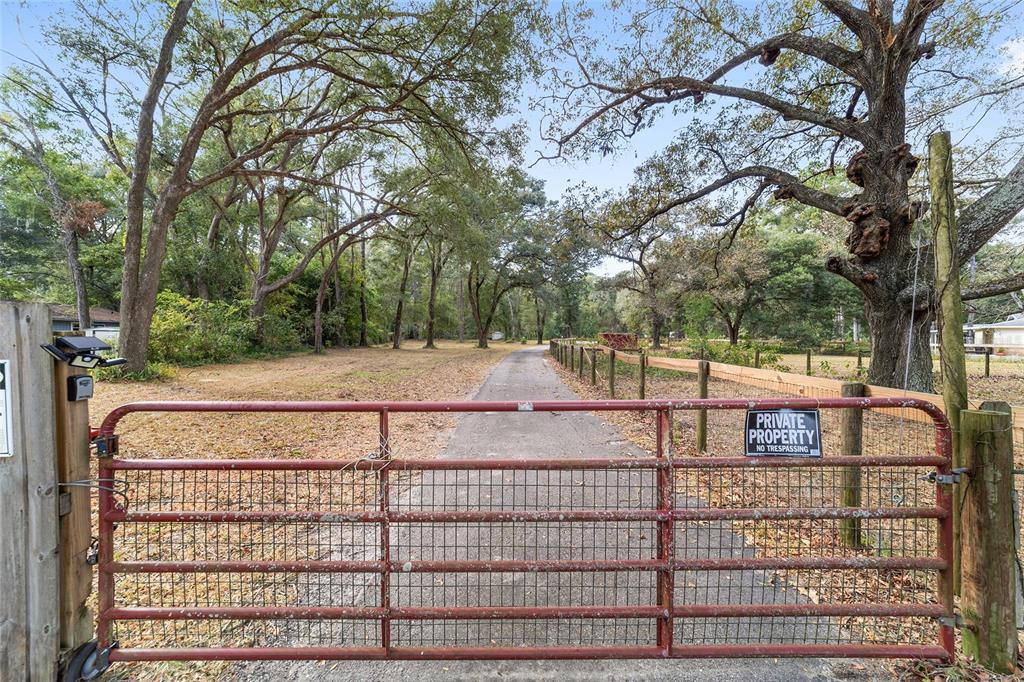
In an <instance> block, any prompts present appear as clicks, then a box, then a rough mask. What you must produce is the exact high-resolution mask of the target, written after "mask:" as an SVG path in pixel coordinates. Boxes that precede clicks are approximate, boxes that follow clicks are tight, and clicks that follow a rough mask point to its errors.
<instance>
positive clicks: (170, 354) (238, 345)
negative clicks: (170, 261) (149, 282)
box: [149, 291, 256, 365]
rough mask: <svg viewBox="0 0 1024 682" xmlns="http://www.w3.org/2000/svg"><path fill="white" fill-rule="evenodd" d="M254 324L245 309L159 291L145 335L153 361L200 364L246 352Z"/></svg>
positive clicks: (251, 339) (252, 337)
mask: <svg viewBox="0 0 1024 682" xmlns="http://www.w3.org/2000/svg"><path fill="white" fill-rule="evenodd" d="M255 331H256V325H255V323H254V322H253V320H251V319H250V318H249V314H248V310H247V307H246V306H244V305H240V304H231V303H224V302H220V301H204V300H202V299H190V298H186V297H184V296H181V295H180V294H176V293H173V292H170V291H162V292H160V295H159V297H158V298H157V307H156V314H155V315H154V316H153V325H152V327H151V328H150V333H149V352H150V358H151V359H152V361H153V362H157V363H161V362H169V363H173V364H176V365H200V364H205V363H211V362H224V361H226V360H232V359H235V358H238V357H240V356H242V355H245V354H246V353H248V352H250V350H251V348H252V346H253V340H254V338H255Z"/></svg>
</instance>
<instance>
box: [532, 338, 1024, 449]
mask: <svg viewBox="0 0 1024 682" xmlns="http://www.w3.org/2000/svg"><path fill="white" fill-rule="evenodd" d="M550 347H551V352H552V355H553V356H554V357H556V358H559V359H561V358H567V357H574V358H575V359H576V361H577V362H582V358H583V357H584V356H583V355H581V354H580V353H581V351H577V350H576V349H577V348H580V349H582V348H586V349H589V350H588V352H587V355H588V357H587V360H588V361H589V362H590V363H591V366H592V367H594V368H595V369H596V364H597V362H598V361H597V359H596V356H597V354H599V353H604V354H607V357H608V362H609V369H608V377H607V383H608V387H609V397H611V398H616V397H619V398H621V397H625V396H622V395H621V391H618V393H619V395H616V393H617V391H616V381H615V374H616V372H615V366H616V364H618V363H623V364H626V365H633V366H636V367H638V368H639V383H640V391H639V395H638V396H637V397H640V398H644V397H645V395H644V393H646V383H647V378H646V375H647V371H646V370H647V369H649V368H652V367H653V368H657V369H664V370H671V371H676V372H686V373H689V374H694V375H697V376H698V379H699V386H702V387H703V389H702V391H703V392H702V394H701V395H699V396H698V397H701V398H706V397H707V393H706V390H707V389H706V381H707V379H709V378H710V379H719V380H722V381H731V382H733V383H737V384H745V385H748V386H756V387H758V388H760V389H766V390H770V391H775V392H777V393H781V394H785V395H794V396H800V397H805V398H813V397H819V396H825V395H827V396H837V397H838V396H842V395H843V385H844V384H847V383H849V382H845V381H840V380H837V379H828V378H826V377H815V376H805V375H803V374H795V373H792V372H780V371H777V370H773V369H766V368H763V367H744V366H741V365H728V364H725V363H722V362H711V361H707V360H696V359H693V360H691V359H687V358H666V357H661V356H657V355H649V354H647V353H643V352H640V353H628V352H626V351H621V350H615V349H613V348H609V347H607V346H603V345H600V344H595V343H591V342H585V341H581V340H579V339H553V340H551V342H550ZM562 362H563V364H568V360H567V359H566V360H563V361H562ZM701 363H704V364H705V366H706V367H705V370H704V372H706V375H707V376H706V377H704V376H703V373H702V369H701ZM573 369H574V370H575V364H574V365H573ZM591 383H592V384H596V383H597V381H596V376H595V377H594V379H592V380H591ZM863 386H864V394H863V395H864V397H866V398H877V397H883V398H914V399H916V400H924V401H926V402H930V403H932V404H933V405H936V406H937V407H939V408H940V409H942V410H943V411H945V409H946V405H945V402H944V401H943V399H942V396H941V395H938V394H935V393H922V392H919V391H903V390H901V389H898V388H888V387H885V386H872V385H870V384H863ZM981 403H982V401H980V400H969V401H968V407H969V408H971V409H980V407H981ZM1011 409H1012V412H1013V414H1012V418H1011V419H1012V421H1011V423H1012V428H1013V440H1014V443H1015V444H1016V445H1017V446H1018V447H1022V446H1024V405H1013V406H1011ZM905 412H906V414H904V415H902V416H904V417H906V418H907V419H913V420H915V421H927V419H928V418H927V416H925V415H924V414H923V413H920V414H914V413H915V412H917V411H916V410H906V411H905ZM699 439H700V434H699V429H698V440H699Z"/></svg>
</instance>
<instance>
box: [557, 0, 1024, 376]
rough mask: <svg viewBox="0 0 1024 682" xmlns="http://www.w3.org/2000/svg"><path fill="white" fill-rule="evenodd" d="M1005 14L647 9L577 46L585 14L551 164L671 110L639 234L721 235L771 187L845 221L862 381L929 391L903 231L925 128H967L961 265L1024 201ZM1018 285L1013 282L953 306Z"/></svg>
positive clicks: (916, 212) (923, 277)
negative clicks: (857, 300) (673, 220)
mask: <svg viewBox="0 0 1024 682" xmlns="http://www.w3.org/2000/svg"><path fill="white" fill-rule="evenodd" d="M1015 13H1017V14H1015ZM1017 19H1019V9H1018V8H1017V7H1016V4H1015V3H1013V2H998V1H996V2H973V1H970V0H965V1H961V2H947V3H944V2H942V1H941V0H907V1H906V2H902V3H894V2H891V1H886V0H868V1H867V2H856V3H854V2H847V1H846V0H818V1H817V2H805V1H803V0H782V1H780V2H771V3H757V5H756V7H754V8H747V7H745V6H741V5H740V4H738V3H733V2H728V1H726V2H713V1H710V0H709V1H704V0H685V1H684V2H681V3H676V2H665V1H657V2H653V3H644V5H643V6H642V7H640V8H639V9H637V10H636V11H635V12H633V13H632V14H631V15H630V16H628V17H627V21H626V22H624V30H625V31H626V34H627V35H628V37H629V38H630V40H629V41H628V42H627V44H625V45H624V46H622V47H621V48H619V49H611V48H609V47H607V45H606V44H605V42H604V40H603V38H602V39H597V38H594V37H588V34H587V24H588V23H589V22H590V20H591V18H590V16H589V12H588V11H587V10H583V11H577V12H573V11H572V10H566V11H565V12H563V13H562V14H561V16H560V19H559V23H558V28H557V30H558V32H559V40H558V49H559V51H560V56H559V58H560V60H561V61H560V62H559V63H560V64H561V65H562V66H560V67H559V68H556V69H555V70H554V72H553V73H554V80H555V83H556V88H555V90H556V94H555V95H554V96H553V97H551V98H550V99H549V103H550V104H551V106H550V107H549V113H550V115H551V122H552V128H551V132H550V140H551V142H552V143H553V144H554V147H555V148H556V150H557V151H556V152H555V153H556V154H561V153H571V152H580V153H592V152H593V151H594V150H599V151H601V152H603V153H608V152H611V151H612V150H613V149H615V148H616V147H617V146H618V145H620V144H621V141H622V140H623V139H624V138H629V137H631V136H633V135H634V134H635V133H636V132H638V131H639V130H642V129H644V128H646V127H648V126H650V125H651V123H652V121H653V119H654V118H655V117H656V116H657V115H658V113H659V112H665V111H670V112H674V113H675V114H676V115H677V116H678V117H679V118H678V120H679V121H680V124H681V127H682V128H681V131H680V132H679V134H678V137H677V138H676V139H675V140H674V141H673V142H672V143H671V144H670V145H668V146H667V147H666V149H665V150H664V152H663V153H662V154H660V155H658V156H657V157H656V158H654V159H653V160H652V161H651V162H650V163H648V164H646V165H645V166H644V167H643V168H642V169H641V170H640V173H639V175H638V179H637V183H638V184H639V185H641V186H642V187H643V190H644V191H643V192H642V193H641V194H642V196H644V197H645V198H646V199H645V201H644V203H643V205H641V206H638V209H637V212H636V214H635V216H634V217H633V218H632V220H633V221H634V226H635V227H636V228H637V229H639V227H640V226H642V225H643V224H645V223H647V222H649V221H651V220H653V219H655V218H656V217H657V216H659V215H663V214H665V213H667V212H671V211H672V210H673V209H674V208H675V207H678V206H682V205H685V204H693V203H698V204H700V205H701V206H702V207H703V208H704V209H705V210H707V211H708V214H709V215H710V216H712V217H711V218H709V221H710V222H711V223H713V224H717V225H719V226H721V227H723V228H728V229H733V230H734V229H736V228H737V226H738V225H739V224H740V223H742V221H743V219H744V217H745V216H746V214H747V212H748V211H749V209H750V208H751V207H753V206H755V205H757V204H758V203H760V202H762V201H763V200H764V199H765V198H767V197H768V195H769V193H770V194H771V196H773V197H774V198H775V199H776V200H784V201H785V200H788V201H796V202H800V203H802V204H805V205H807V206H811V207H814V208H816V209H819V210H821V211H824V212H828V213H830V214H834V215H836V216H841V217H842V218H843V219H845V220H846V221H848V223H849V235H848V237H847V239H846V250H845V252H841V253H835V254H833V255H832V256H831V257H829V258H828V261H827V265H828V268H829V269H830V270H831V271H832V272H834V273H836V274H838V275H840V276H842V277H844V278H846V279H847V280H849V281H850V282H851V283H853V284H854V285H855V286H856V287H857V288H858V289H859V290H860V292H861V293H862V295H863V298H864V304H865V311H866V316H867V319H868V321H869V324H870V327H871V335H872V342H873V348H874V352H873V355H872V362H871V368H870V373H869V381H871V382H872V383H875V384H881V385H888V386H896V385H902V384H903V381H904V371H905V368H906V367H907V366H908V365H909V368H910V371H909V382H908V387H909V388H912V389H920V390H930V389H931V387H932V373H931V355H930V351H929V346H928V336H929V334H928V332H929V328H930V326H931V323H932V320H933V318H934V316H933V307H934V301H933V300H932V291H931V282H932V280H933V273H932V271H931V262H932V258H931V255H930V253H929V250H928V245H927V243H926V241H927V236H926V235H919V234H918V231H916V230H915V229H914V226H915V223H916V222H918V221H919V219H920V218H921V217H922V216H924V215H925V213H926V208H927V207H926V205H925V204H924V202H923V201H922V200H923V199H924V197H925V194H924V192H923V186H924V185H925V183H926V181H927V180H926V178H924V177H923V164H921V162H920V158H919V157H920V156H921V155H922V154H923V151H922V150H923V149H924V139H925V138H926V136H927V134H928V133H929V132H931V131H934V130H935V129H937V128H939V127H941V126H943V125H946V124H948V122H949V121H950V120H952V121H954V122H955V123H957V124H958V127H960V128H962V129H966V130H968V131H969V135H967V136H965V137H966V139H964V140H963V143H962V151H963V154H962V155H961V156H960V158H959V159H958V163H957V166H958V169H959V172H960V175H959V177H958V189H959V190H960V192H961V199H962V205H964V206H965V207H964V208H963V209H962V210H961V211H960V214H959V251H958V258H959V262H960V263H961V264H963V263H965V262H966V261H967V260H968V259H969V258H970V257H971V256H972V255H973V254H974V253H976V252H977V251H978V249H980V248H981V247H982V246H983V245H984V244H985V243H986V242H988V241H989V240H990V239H991V238H992V237H993V236H995V235H996V234H998V233H999V232H1000V230H1003V229H1004V228H1005V227H1006V226H1007V224H1009V223H1010V222H1011V221H1012V220H1013V219H1014V217H1015V216H1016V215H1017V213H1018V212H1019V211H1020V210H1021V209H1022V208H1024V156H1022V155H1021V152H1020V139H1021V138H1020V127H1019V123H1018V124H1017V125H1016V126H1014V125H1013V124H1014V121H1015V120H1016V121H1018V122H1019V119H1014V116H1016V109H1015V108H1016V107H1017V106H1018V105H1019V103H1020V94H1021V88H1022V87H1024V74H1022V73H1020V72H1019V71H1015V70H1013V69H1008V68H1000V65H999V59H1001V55H999V54H998V50H997V49H996V46H995V45H990V44H989V41H990V40H991V37H992V35H994V34H1000V32H1002V35H1004V36H1005V35H1006V30H1005V29H1006V28H1007V27H1010V28H1012V27H1013V26H1014V22H1015V21H1016V20H1017ZM598 28H599V30H600V34H601V36H602V37H603V36H607V35H608V34H609V30H608V26H607V25H605V24H602V25H600V26H599V27H598ZM590 33H591V34H594V33H597V31H596V30H591V31H590ZM985 114H988V117H987V118H985ZM979 121H980V122H981V124H982V126H981V127H980V128H978V122H979ZM1001 121H1002V122H1003V123H1006V122H1007V121H1008V122H1009V123H1010V125H1008V126H1001V125H1000V122H1001ZM822 173H839V174H845V176H846V178H847V179H848V184H847V185H846V189H845V191H829V190H827V189H823V188H822V187H823V184H822V183H819V182H816V181H815V176H816V175H820V174H822ZM919 244H923V246H922V248H921V252H920V253H919V252H918V249H917V248H916V247H917V245H919ZM918 258H919V260H918ZM915 263H918V266H917V267H915ZM915 275H916V280H915ZM915 281H917V282H918V286H917V287H916V289H915V287H914V282H915ZM1022 286H1024V274H1017V275H1014V276H1010V277H1007V278H1005V279H1004V280H1002V281H1000V282H995V283H988V284H987V285H986V286H979V287H978V288H977V289H976V290H968V291H966V292H965V294H964V298H965V299H971V298H973V297H976V296H981V295H991V294H993V293H999V292H1000V291H1011V290H1015V289H1020V288H1021V287H1022ZM908 339H912V341H911V342H910V343H908Z"/></svg>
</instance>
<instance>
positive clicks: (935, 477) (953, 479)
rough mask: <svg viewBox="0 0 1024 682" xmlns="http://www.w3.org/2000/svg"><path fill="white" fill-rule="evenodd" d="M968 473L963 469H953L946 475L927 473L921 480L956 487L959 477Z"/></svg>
mask: <svg viewBox="0 0 1024 682" xmlns="http://www.w3.org/2000/svg"><path fill="white" fill-rule="evenodd" d="M966 473H968V470H967V469H966V468H964V467H959V468H957V469H953V470H952V471H951V472H949V473H948V474H940V473H937V472H934V471H930V472H928V473H927V474H926V475H925V476H922V478H923V479H924V480H926V481H928V482H929V483H937V484H938V485H956V484H957V483H959V482H960V478H961V476H963V475H964V474H966Z"/></svg>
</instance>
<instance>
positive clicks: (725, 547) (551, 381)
mask: <svg viewBox="0 0 1024 682" xmlns="http://www.w3.org/2000/svg"><path fill="white" fill-rule="evenodd" d="M548 363H549V361H548V360H546V359H545V358H544V356H543V355H542V353H541V352H539V349H537V350H535V351H524V352H519V353H515V354H513V355H510V356H508V357H507V358H506V359H505V360H503V361H502V362H501V363H500V364H499V365H498V366H497V367H496V368H495V370H494V372H493V373H492V375H491V376H490V378H489V379H488V380H487V382H486V383H485V384H484V386H483V388H482V389H481V390H480V392H479V393H478V395H477V399H480V400H502V399H512V400H526V399H533V400H535V399H539V398H544V399H571V398H574V397H576V396H575V394H574V393H573V392H572V391H571V390H569V389H568V388H567V387H566V386H565V384H564V383H562V381H561V380H560V379H559V378H558V376H557V374H556V373H555V372H554V371H553V370H552V368H551V367H550V365H549V364H548ZM642 454H644V453H643V451H642V450H640V449H639V448H637V447H636V446H634V445H631V444H629V443H627V442H626V441H625V440H624V439H623V437H622V435H621V434H620V433H619V431H618V430H616V429H615V428H613V427H611V426H609V425H607V424H606V423H604V422H603V421H601V420H600V419H598V418H597V417H595V416H593V415H589V414H583V413H561V414H557V413H556V414H543V413H530V414H474V415H468V416H466V417H464V418H463V419H462V420H461V421H460V423H459V426H458V428H457V429H456V430H455V433H454V434H453V436H452V438H451V441H450V442H449V445H448V447H447V448H446V449H445V451H444V453H443V454H442V457H448V458H487V457H517V458H531V457H537V458H541V457H570V458H571V457H583V456H605V455H613V456H640V455H642ZM555 474H558V475H557V476H556V475H555ZM459 477H461V478H459ZM651 479H652V476H651V475H650V473H649V472H637V471H620V472H596V471H592V472H586V473H584V472H581V471H576V472H572V471H568V472H535V471H530V472H522V471H521V472H504V473H492V472H479V473H477V472H458V473H457V474H456V473H454V472H449V473H447V474H446V473H443V472H428V473H425V474H424V475H423V476H422V477H420V478H419V479H417V480H415V481H413V480H409V481H408V490H407V492H406V493H405V494H404V495H403V496H402V498H401V499H400V500H399V501H398V502H397V506H398V507H400V508H416V509H452V508H459V509H467V508H470V509H484V508H486V509H493V508H513V507H514V508H515V509H526V508H539V509H543V508H552V507H557V508H565V507H571V508H584V509H585V508H650V507H651V505H652V504H653V499H652V495H653V489H654V488H653V480H651ZM677 504H679V505H697V504H699V501H698V500H696V499H692V498H691V499H678V500H677ZM610 525H611V524H567V523H551V524H536V525H534V524H483V525H482V524H458V525H455V524H447V525H445V526H444V527H440V526H437V525H434V526H428V525H424V524H419V525H415V524H407V525H406V526H405V527H402V528H396V529H394V533H395V538H396V541H395V543H394V546H393V550H392V551H393V554H394V556H396V557H397V558H398V560H400V561H402V560H404V561H408V562H415V561H424V560H436V559H441V558H444V559H449V560H452V559H488V558H489V559H498V558H505V559H511V558H515V559H531V558H537V559H594V558H596V559H613V558H648V557H651V556H653V552H654V548H655V537H656V533H655V528H654V526H655V524H654V523H653V522H620V523H618V524H616V527H614V528H609V526H610ZM345 540H346V541H345V542H341V543H338V544H340V545H344V546H347V547H350V548H357V549H356V550H355V553H353V552H352V551H351V550H350V551H348V552H346V555H345V557H344V558H360V557H359V556H358V552H359V550H358V548H361V547H362V548H373V547H374V543H373V542H369V541H368V538H365V537H352V536H349V537H347V538H345ZM677 541H678V544H679V546H681V547H683V548H685V549H684V550H683V553H679V554H678V555H679V556H705V557H707V556H714V557H718V556H742V555H746V554H748V553H749V550H748V549H747V547H746V546H745V545H744V542H743V540H742V539H741V538H740V537H739V536H737V535H735V534H732V533H728V532H722V531H721V530H720V529H718V528H713V527H709V526H702V525H699V524H694V525H693V527H687V528H685V529H684V530H683V531H682V532H680V533H678V536H677ZM332 544H333V543H332ZM370 551H373V550H372V549H368V550H367V552H370ZM338 558H340V557H338ZM368 587H369V589H368ZM654 587H655V578H654V576H653V575H651V574H648V573H633V572H630V573H598V574H591V575H587V576H582V575H580V574H574V575H569V574H553V573H550V574H541V573H492V574H480V575H468V574H460V575H451V574H448V575H441V574H417V573H409V574H400V575H396V576H395V582H394V584H393V586H392V592H391V599H392V604H393V605H395V606H465V605H472V604H481V603H482V604H485V605H508V606H523V605H531V606H532V605H551V604H577V605H587V604H618V605H636V604H652V603H655V598H654ZM377 598H378V595H377V594H376V593H375V591H374V590H373V586H372V585H371V586H365V585H353V586H352V587H351V588H348V589H347V594H345V595H343V596H341V597H340V598H338V596H337V595H336V596H335V597H334V598H333V599H332V601H334V600H335V599H336V600H337V601H338V602H342V603H352V604H371V603H375V602H376V600H377ZM675 600H676V601H677V602H678V603H691V604H693V603H696V604H700V603H764V602H795V601H801V600H802V597H801V596H800V595H799V594H797V593H796V592H795V591H792V590H790V589H789V588H787V587H786V586H785V584H784V583H779V582H778V581H776V580H774V579H771V578H768V577H767V576H764V575H762V574H760V573H757V572H750V571H732V572H720V573H717V574H711V573H707V572H703V573H694V574H693V575H682V574H680V576H678V577H677V585H676V592H675ZM802 627H803V628H804V630H803V631H802V632H795V631H794V630H793V629H792V625H789V624H785V623H781V622H779V621H777V620H775V619H771V618H765V619H760V620H756V621H754V620H751V619H746V620H742V619H735V620H721V619H692V620H689V621H685V622H677V624H676V633H675V639H676V641H678V642H682V643H714V642H716V641H721V640H722V639H726V640H727V641H741V642H743V641H749V642H772V641H793V640H795V639H800V638H801V637H805V638H806V637H808V636H810V637H820V638H823V639H829V638H833V637H834V631H835V630H836V628H835V627H834V626H833V625H832V624H830V623H828V622H822V621H813V620H811V621H807V620H805V621H804V622H803V623H802ZM653 633H654V627H653V621H648V620H639V619H636V620H624V621H613V620H600V619H595V620H591V621H586V622H585V621H578V620H577V621H573V620H555V621H547V622H537V621H533V622H530V623H518V624H515V625H513V624H509V623H502V622H498V621H470V622H460V623H457V624H453V623H450V622H449V623H445V622H439V621H422V622H415V623H412V622H406V623H401V624H398V623H396V624H395V626H394V630H393V633H392V634H393V638H394V644H395V646H413V647H415V646H432V645H433V646H437V645H444V644H445V643H448V644H459V645H469V646H472V645H480V646H495V645H498V646H523V645H526V644H539V645H543V644H549V645H550V644H558V645H562V646H580V645H605V644H641V645H644V646H650V645H651V644H652V638H653ZM337 637H338V638H339V639H343V640H347V641H348V642H349V643H350V644H357V645H358V644H360V643H366V644H371V645H372V641H373V637H374V633H372V632H368V631H367V630H366V628H364V627H362V626H349V627H347V628H346V629H344V630H342V631H339V632H338V633H337ZM288 643H292V644H293V645H294V644H295V639H291V640H290V642H289V635H288V634H287V633H286V634H285V636H284V641H282V644H288ZM339 643H340V642H339ZM839 665H842V666H844V667H845V666H846V665H847V664H839ZM229 677H232V678H234V679H239V680H241V679H262V680H279V679H294V680H314V679H329V680H370V679H394V680H412V679H417V678H421V679H522V680H525V679H559V680H585V679H615V680H706V679H719V680H747V679H755V678H756V679H765V680H825V679H834V674H833V666H832V664H831V663H829V662H827V661H822V660H817V659H809V660H781V661H780V660H772V659H748V660H708V661H704V660H701V661H657V660H639V661H566V662H557V661H534V662H513V661H490V662H473V661H467V662H386V663H381V662H370V663H362V662H337V663H335V662H328V663H308V662H302V663H253V664H250V665H246V666H242V667H239V668H236V669H234V671H233V672H232V673H230V674H229Z"/></svg>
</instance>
